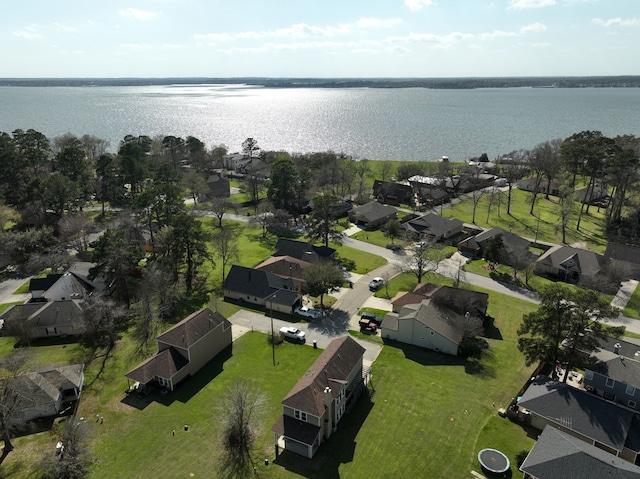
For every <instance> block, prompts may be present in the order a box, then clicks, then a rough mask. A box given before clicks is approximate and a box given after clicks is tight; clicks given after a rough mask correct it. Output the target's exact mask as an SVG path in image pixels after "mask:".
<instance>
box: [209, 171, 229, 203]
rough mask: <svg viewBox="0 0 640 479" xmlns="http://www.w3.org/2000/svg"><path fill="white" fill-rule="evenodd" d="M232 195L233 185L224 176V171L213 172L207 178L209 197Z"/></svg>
mask: <svg viewBox="0 0 640 479" xmlns="http://www.w3.org/2000/svg"><path fill="white" fill-rule="evenodd" d="M230 196H231V186H230V182H229V179H228V178H227V177H225V176H222V173H212V174H211V175H209V177H208V178H207V191H206V197H207V198H229V197H230Z"/></svg>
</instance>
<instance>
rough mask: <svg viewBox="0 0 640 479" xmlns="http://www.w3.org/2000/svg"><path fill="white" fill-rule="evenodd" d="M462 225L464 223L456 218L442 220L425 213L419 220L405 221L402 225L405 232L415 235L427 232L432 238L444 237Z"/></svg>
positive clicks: (440, 217) (438, 216) (439, 217)
mask: <svg viewBox="0 0 640 479" xmlns="http://www.w3.org/2000/svg"><path fill="white" fill-rule="evenodd" d="M463 224H464V223H463V222H462V221H460V220H459V219H456V218H444V217H442V216H440V215H435V214H433V213H427V214H426V215H423V216H420V217H419V218H416V219H413V220H410V221H407V222H406V223H405V224H404V227H405V228H406V229H407V230H409V231H414V232H416V233H425V232H427V233H428V234H430V235H433V236H444V237H446V236H447V235H448V234H449V232H450V231H452V230H453V229H455V228H459V227H461V226H462V225H463Z"/></svg>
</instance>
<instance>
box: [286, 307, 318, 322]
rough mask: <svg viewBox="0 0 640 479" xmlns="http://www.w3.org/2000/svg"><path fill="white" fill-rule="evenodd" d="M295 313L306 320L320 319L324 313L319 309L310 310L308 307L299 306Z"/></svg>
mask: <svg viewBox="0 0 640 479" xmlns="http://www.w3.org/2000/svg"><path fill="white" fill-rule="evenodd" d="M293 312H294V313H295V314H297V315H299V316H304V317H305V318H311V319H318V318H319V317H320V316H322V313H321V312H320V310H318V309H313V308H309V307H308V306H298V307H297V308H296V309H294V310H293Z"/></svg>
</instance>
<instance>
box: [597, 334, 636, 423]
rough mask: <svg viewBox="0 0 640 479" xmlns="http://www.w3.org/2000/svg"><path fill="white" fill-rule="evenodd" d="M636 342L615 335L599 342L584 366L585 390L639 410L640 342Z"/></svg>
mask: <svg viewBox="0 0 640 479" xmlns="http://www.w3.org/2000/svg"><path fill="white" fill-rule="evenodd" d="M631 341H633V340H631ZM637 343H638V341H635V342H630V341H625V340H622V339H615V338H609V339H608V340H603V341H601V345H600V348H598V350H596V351H594V352H592V353H591V356H590V357H589V360H590V361H589V363H590V364H589V366H587V367H586V368H585V371H584V387H585V389H586V390H587V391H591V392H593V393H594V394H596V395H598V396H601V397H603V398H605V399H607V400H609V401H614V402H617V403H619V404H622V405H624V406H627V407H629V408H631V409H635V410H636V411H640V344H637Z"/></svg>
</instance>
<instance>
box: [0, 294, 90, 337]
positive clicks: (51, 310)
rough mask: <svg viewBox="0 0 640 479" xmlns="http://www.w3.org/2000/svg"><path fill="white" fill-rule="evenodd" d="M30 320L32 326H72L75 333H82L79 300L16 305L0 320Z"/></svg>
mask: <svg viewBox="0 0 640 479" xmlns="http://www.w3.org/2000/svg"><path fill="white" fill-rule="evenodd" d="M12 317H13V318H19V319H30V320H31V321H32V324H33V325H34V326H37V327H40V328H53V327H61V326H72V327H73V329H74V330H75V331H77V333H78V334H79V333H81V332H83V331H84V315H83V311H82V307H81V300H77V299H74V300H71V301H69V300H67V301H50V302H47V303H26V304H16V305H15V306H13V307H12V308H9V309H7V311H5V312H4V314H3V315H2V316H0V318H2V319H8V318H12Z"/></svg>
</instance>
